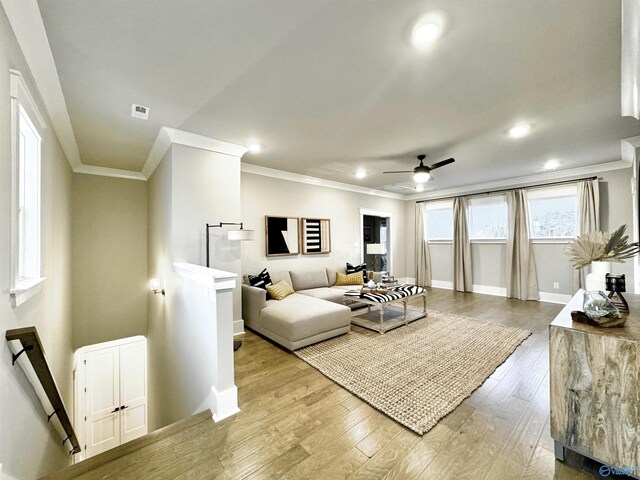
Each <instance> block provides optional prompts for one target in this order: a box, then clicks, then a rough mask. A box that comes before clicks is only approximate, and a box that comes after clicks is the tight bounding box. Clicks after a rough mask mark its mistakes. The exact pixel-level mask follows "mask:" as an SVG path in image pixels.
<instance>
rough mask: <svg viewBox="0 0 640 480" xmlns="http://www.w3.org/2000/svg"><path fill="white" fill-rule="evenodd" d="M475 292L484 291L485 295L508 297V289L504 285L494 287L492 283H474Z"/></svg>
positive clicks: (473, 290) (472, 287) (473, 289)
mask: <svg viewBox="0 0 640 480" xmlns="http://www.w3.org/2000/svg"><path fill="white" fill-rule="evenodd" d="M471 291H472V292H473V293H482V294H484V295H495V296H496V297H506V296H507V289H506V288H504V287H492V286H490V285H472V286H471Z"/></svg>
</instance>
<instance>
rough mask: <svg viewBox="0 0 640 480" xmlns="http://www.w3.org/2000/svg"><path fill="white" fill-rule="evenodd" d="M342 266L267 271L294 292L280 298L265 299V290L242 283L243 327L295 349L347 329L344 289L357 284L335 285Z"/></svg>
mask: <svg viewBox="0 0 640 480" xmlns="http://www.w3.org/2000/svg"><path fill="white" fill-rule="evenodd" d="M338 271H339V272H341V273H345V269H344V267H343V268H340V267H337V268H317V269H313V270H292V271H283V272H273V273H271V272H269V274H270V276H271V280H272V281H273V283H276V282H278V281H280V280H284V281H285V282H287V283H288V284H289V285H291V286H292V287H293V289H294V290H295V293H293V294H291V295H289V296H287V297H286V298H284V299H282V300H267V297H266V290H263V289H262V288H257V287H252V286H250V285H248V282H247V280H246V278H245V283H244V284H243V285H242V317H243V319H244V324H245V326H246V327H248V328H250V329H251V330H254V331H256V332H258V333H260V334H262V335H264V336H265V337H268V338H270V339H271V340H273V341H274V342H276V343H278V344H280V345H282V346H283V347H285V348H287V349H289V350H297V349H298V348H302V347H306V346H307V345H311V344H312V343H316V342H320V341H322V340H326V339H328V338H331V337H335V336H337V335H342V334H344V333H347V332H348V331H349V329H350V325H351V309H352V308H354V306H352V307H347V306H345V305H344V303H343V294H344V292H345V290H353V289H354V288H358V287H357V286H354V285H351V286H336V284H335V283H336V272H338Z"/></svg>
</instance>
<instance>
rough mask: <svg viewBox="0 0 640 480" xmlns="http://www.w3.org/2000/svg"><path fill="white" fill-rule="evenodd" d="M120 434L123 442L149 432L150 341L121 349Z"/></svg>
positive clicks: (131, 344) (128, 345) (132, 344)
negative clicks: (148, 378)
mask: <svg viewBox="0 0 640 480" xmlns="http://www.w3.org/2000/svg"><path fill="white" fill-rule="evenodd" d="M120 402H121V410H120V432H121V440H122V443H125V442H128V441H131V440H133V439H134V438H138V437H140V436H142V435H145V434H146V433H147V349H146V342H136V343H130V344H127V345H122V346H121V347H120Z"/></svg>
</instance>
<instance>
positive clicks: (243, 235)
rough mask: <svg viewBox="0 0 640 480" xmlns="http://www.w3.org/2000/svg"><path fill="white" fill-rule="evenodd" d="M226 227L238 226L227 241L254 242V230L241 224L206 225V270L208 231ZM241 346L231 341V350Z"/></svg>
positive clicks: (219, 223) (237, 341) (230, 231)
mask: <svg viewBox="0 0 640 480" xmlns="http://www.w3.org/2000/svg"><path fill="white" fill-rule="evenodd" d="M226 225H235V226H238V225H239V226H240V228H239V229H238V230H229V232H228V233H227V238H228V239H229V240H237V241H245V240H254V239H255V235H256V232H255V231H254V230H249V229H245V228H244V225H243V223H242V222H218V223H207V228H206V232H205V234H206V237H207V242H206V243H207V268H209V267H210V265H209V229H211V228H222V227H223V226H226ZM241 345H242V340H234V341H233V349H234V350H237V349H239V348H240V346H241Z"/></svg>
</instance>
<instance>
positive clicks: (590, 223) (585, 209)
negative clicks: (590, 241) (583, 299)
mask: <svg viewBox="0 0 640 480" xmlns="http://www.w3.org/2000/svg"><path fill="white" fill-rule="evenodd" d="M598 230H600V183H599V180H598V179H597V178H596V179H594V180H581V181H579V182H578V234H579V235H583V234H585V233H591V232H596V231H598ZM585 275H586V272H585V271H584V268H581V269H580V270H576V271H575V273H574V276H573V287H574V289H575V290H576V291H577V290H578V289H579V288H582V287H584V285H585Z"/></svg>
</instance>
